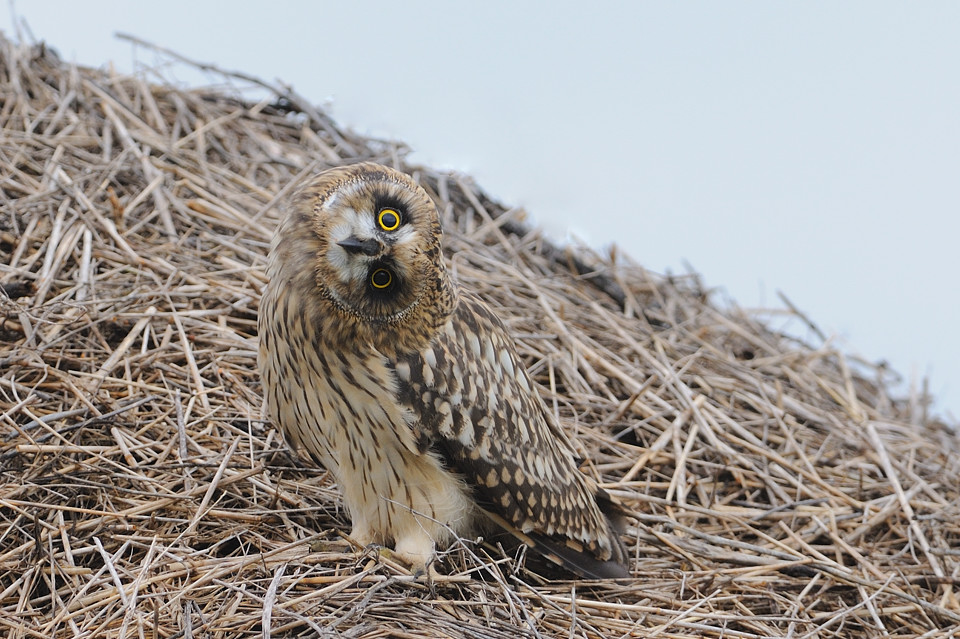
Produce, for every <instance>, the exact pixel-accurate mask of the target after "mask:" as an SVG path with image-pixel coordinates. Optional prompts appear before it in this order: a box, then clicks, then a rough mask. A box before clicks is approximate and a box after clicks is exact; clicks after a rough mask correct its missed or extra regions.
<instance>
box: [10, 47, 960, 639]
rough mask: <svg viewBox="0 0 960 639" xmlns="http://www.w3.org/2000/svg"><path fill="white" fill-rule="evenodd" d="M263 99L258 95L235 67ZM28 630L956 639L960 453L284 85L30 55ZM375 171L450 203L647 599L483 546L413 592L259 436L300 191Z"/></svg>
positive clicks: (448, 223) (24, 82) (22, 228)
mask: <svg viewBox="0 0 960 639" xmlns="http://www.w3.org/2000/svg"><path fill="white" fill-rule="evenodd" d="M234 79H235V78H234ZM0 83H2V84H0V92H2V93H0V123H2V135H0V164H2V168H0V198H2V216H0V261H2V266H0V285H2V287H3V294H2V295H0V635H3V636H7V637H18V638H19V637H150V638H153V637H187V638H189V637H260V636H265V637H267V636H272V637H316V636H320V637H327V636H330V637H334V636H344V637H385V636H393V637H447V636H449V637H471V638H477V639H480V638H483V639H497V638H508V637H509V638H513V637H564V638H569V637H625V636H644V637H648V636H649V637H654V636H655V637H692V636H697V637H744V638H745V637H770V636H790V637H814V636H816V637H834V636H836V637H881V636H920V635H922V636H929V637H933V636H948V635H949V636H952V634H951V633H954V632H957V631H958V629H960V603H958V599H957V591H956V590H954V587H955V586H956V582H957V577H958V570H960V562H958V557H957V550H956V547H957V544H958V540H960V528H958V525H957V521H958V515H960V512H958V509H960V499H958V491H960V454H958V453H960V446H958V441H957V438H956V436H955V435H954V434H953V432H952V431H950V430H949V429H948V428H946V427H945V426H944V425H942V424H939V423H937V422H935V421H933V420H930V419H928V418H927V417H926V416H925V413H924V410H923V401H921V400H922V398H914V399H913V400H912V401H898V400H896V399H894V398H892V397H891V396H890V394H889V393H888V389H887V380H888V377H889V373H888V372H887V371H885V370H884V369H883V368H882V367H872V366H869V365H867V364H864V363H862V362H854V361H849V360H848V359H847V358H845V357H844V355H843V353H841V352H838V351H837V350H835V349H833V348H832V347H831V346H830V345H829V344H821V345H820V346H816V347H811V346H808V345H805V344H802V343H800V342H798V341H796V340H794V339H790V338H787V337H785V336H784V335H781V334H778V333H777V332H776V331H772V330H770V329H768V328H767V327H766V326H765V325H764V323H762V322H761V321H759V320H758V319H757V317H756V316H755V315H750V314H747V313H745V312H743V311H740V310H737V309H733V310H730V309H725V310H724V309H721V308H720V307H719V306H718V305H717V304H715V303H714V301H713V300H712V299H711V295H710V294H709V293H708V292H705V291H704V290H702V287H701V285H700V284H699V282H698V280H697V278H696V277H694V276H687V277H682V278H664V277H659V276H655V275H652V274H650V273H648V272H646V271H645V270H644V269H643V268H641V267H640V266H638V265H636V264H635V263H633V262H630V261H629V260H627V259H625V258H622V257H617V258H615V256H612V255H607V256H600V255H597V254H594V253H592V252H590V251H589V250H586V249H583V248H562V249H561V248H558V247H557V246H555V245H552V244H551V243H549V242H548V241H546V240H545V239H544V238H543V237H542V236H541V235H540V234H538V233H537V232H536V231H535V230H531V229H528V228H526V227H524V226H523V224H522V223H521V220H520V219H519V212H517V211H511V210H505V208H504V207H503V206H501V205H500V204H498V203H497V202H496V201H494V200H492V199H490V198H488V197H487V196H486V195H485V194H484V193H483V192H481V191H480V190H479V189H478V188H477V187H476V186H474V185H473V184H472V183H471V182H470V181H469V180H467V179H465V178H463V177H459V176H451V175H444V174H441V173H438V172H436V171H432V170H430V169H427V168H422V167H412V166H409V165H408V164H407V163H406V162H405V161H404V158H403V151H404V150H403V148H402V147H401V146H399V145H396V144H392V143H385V142H381V141H377V140H370V139H365V138H362V137H358V136H356V135H352V134H350V133H348V132H345V131H343V130H340V129H338V128H336V126H335V125H334V124H333V123H332V122H331V121H330V120H329V119H328V118H327V117H326V116H325V115H324V114H323V113H321V112H319V111H317V110H315V109H313V108H312V107H310V106H309V103H308V102H306V101H305V100H303V99H302V98H300V97H298V96H296V95H295V94H293V93H291V92H289V91H285V90H283V89H282V88H281V89H279V90H278V93H277V94H276V95H271V96H270V97H269V98H268V99H265V100H263V101H260V102H256V103H254V102H247V101H244V100H243V99H239V98H237V97H236V96H237V92H236V91H217V90H203V91H183V90H178V89H176V88H174V87H171V86H167V85H165V84H164V83H163V82H160V83H159V84H148V83H147V82H146V81H145V79H144V77H143V76H137V77H118V76H116V75H113V74H111V73H108V72H103V71H94V70H90V69H84V68H76V67H74V66H69V65H66V64H64V63H62V62H61V61H60V60H59V59H58V58H57V57H56V56H55V55H54V54H52V53H51V52H50V51H49V50H46V49H44V48H43V47H33V48H27V47H21V46H18V45H13V44H11V43H10V42H7V41H3V42H0ZM359 160H374V161H378V162H383V163H387V164H391V165H394V166H396V167H398V168H401V169H403V170H406V171H408V172H411V173H412V174H414V175H415V176H416V178H417V179H418V180H419V181H420V182H421V183H422V184H423V185H424V186H425V188H427V190H428V191H429V192H430V193H431V194H432V195H433V196H434V197H435V198H436V200H437V202H438V204H439V207H440V209H441V211H442V214H443V220H444V223H445V229H446V233H447V235H446V249H447V251H448V257H449V258H450V260H451V263H452V265H453V268H454V269H455V271H456V274H457V276H458V277H459V279H460V281H461V282H462V283H463V284H464V285H465V286H467V287H470V288H473V289H476V290H478V291H479V292H480V293H482V295H483V296H484V297H485V298H486V299H487V300H489V302H490V303H491V304H492V305H493V306H494V307H496V309H497V310H498V312H499V313H500V314H501V316H502V317H504V318H505V320H506V322H507V323H508V325H509V327H510V328H511V330H512V331H513V332H514V334H515V335H517V336H518V338H519V341H520V346H521V350H522V354H523V356H524V357H525V360H526V363H527V365H528V366H529V368H530V370H531V371H532V373H533V374H534V375H535V377H536V379H537V380H538V381H539V382H540V383H541V384H542V386H543V391H544V396H545V398H546V400H547V403H548V405H551V406H552V408H553V409H554V410H555V411H557V412H558V413H559V415H560V416H561V417H562V419H563V421H564V423H565V424H566V425H567V426H568V427H569V432H570V434H571V436H572V437H573V438H574V440H575V441H576V442H577V445H578V446H579V447H580V448H581V451H580V452H581V454H582V456H583V457H584V458H585V460H587V461H586V462H585V464H584V470H585V472H588V473H591V474H593V475H595V476H596V477H598V478H599V479H600V480H601V481H602V482H603V483H604V485H605V486H606V487H607V488H608V490H610V491H611V492H613V493H614V494H616V495H617V496H619V498H620V499H621V500H622V501H623V503H624V504H625V505H626V506H627V507H628V508H629V509H630V510H631V512H632V513H633V514H634V518H633V519H631V522H630V523H631V524H632V525H631V527H630V528H629V530H628V535H627V539H626V540H627V542H628V543H629V544H630V547H631V548H632V549H633V552H634V556H635V558H634V561H633V566H632V568H633V571H634V573H635V575H636V576H637V578H636V579H635V580H634V581H631V582H627V583H602V584H588V583H584V582H579V583H578V582H575V581H562V580H558V579H552V580H547V579H541V578H540V577H538V576H537V574H535V573H534V572H532V571H531V570H528V569H527V567H526V564H527V559H526V558H525V557H523V556H519V557H513V556H503V555H502V554H500V553H499V552H498V551H497V549H495V548H492V547H489V546H487V545H484V544H483V543H477V540H473V539H465V540H462V542H461V543H459V544H457V545H456V546H455V547H454V548H452V549H451V550H450V551H449V552H448V553H446V554H445V556H444V557H443V560H442V563H441V565H440V572H441V573H442V575H443V576H441V577H440V578H439V579H437V580H435V581H434V582H433V583H425V582H423V581H414V580H413V578H412V577H411V575H409V573H407V572H406V571H405V570H404V569H403V568H402V567H400V566H397V565H394V564H393V563H391V561H390V559H389V557H383V558H380V557H378V555H377V553H376V551H375V550H369V549H357V548H354V547H352V546H350V545H349V543H348V542H347V541H346V540H345V539H344V534H343V533H344V532H345V531H347V530H349V524H348V521H347V520H346V517H345V515H344V513H343V512H342V510H341V508H340V505H339V504H340V502H339V500H338V493H337V488H336V486H335V485H334V484H333V483H332V481H331V479H330V477H329V476H328V474H327V473H326V472H324V470H323V469H319V468H313V467H309V466H307V465H303V464H301V463H300V462H298V461H296V460H295V459H294V458H293V457H291V456H290V454H289V452H288V451H287V450H286V449H285V447H284V446H283V444H282V441H281V440H280V438H279V437H278V435H277V433H276V432H275V431H274V430H273V428H272V427H271V426H270V425H268V424H264V423H263V422H262V421H260V420H259V408H260V387H259V380H258V377H257V374H256V365H255V352H256V343H257V335H256V314H257V302H258V298H259V295H260V291H261V289H262V287H263V283H264V276H263V268H264V254H265V251H266V246H267V243H268V241H269V238H270V236H271V232H272V228H273V227H274V225H275V223H276V220H277V217H278V207H277V205H278V203H282V201H283V198H284V196H285V195H286V194H287V193H288V192H289V185H290V184H291V183H292V182H293V181H295V180H296V179H298V178H299V177H301V176H303V175H307V174H312V173H314V172H316V171H318V170H320V169H322V168H324V167H326V166H330V165H334V164H341V163H350V162H355V161H359Z"/></svg>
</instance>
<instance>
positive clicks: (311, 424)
mask: <svg viewBox="0 0 960 639" xmlns="http://www.w3.org/2000/svg"><path fill="white" fill-rule="evenodd" d="M441 234H442V233H441V229H440V219H439V215H438V213H437V209H436V206H435V205H434V203H433V201H432V200H431V199H430V197H429V196H428V195H427V193H426V192H425V191H424V190H423V189H422V188H421V187H420V186H419V185H418V184H417V183H416V182H414V181H413V179H411V178H410V177H408V176H407V175H404V174H403V173H399V172H397V171H395V170H393V169H390V168H387V167H385V166H380V165H377V164H357V165H354V166H347V167H342V168H335V169H331V170H328V171H325V172H323V173H321V174H319V175H317V176H316V177H314V178H313V179H311V180H309V181H307V182H306V183H305V184H304V185H303V186H302V187H301V188H300V190H299V191H298V192H297V194H296V195H295V196H294V197H293V199H292V202H291V205H290V209H289V212H288V214H287V215H286V217H285V219H284V220H283V221H282V223H281V224H280V227H279V229H278V230H277V234H276V237H275V238H274V240H273V244H272V246H271V248H270V259H269V266H268V268H267V275H268V277H269V283H268V284H267V286H266V288H265V290H264V293H263V299H262V301H261V303H260V319H259V322H260V323H259V332H260V352H259V365H260V374H261V375H262V378H263V387H264V395H265V402H266V414H267V416H268V417H269V419H270V420H272V421H273V422H274V423H275V424H277V425H278V426H279V427H280V429H281V430H282V431H283V433H284V434H285V436H286V439H287V441H289V442H290V444H291V445H292V446H294V447H295V448H298V449H300V450H303V451H306V452H307V453H309V454H310V456H311V457H313V459H315V460H316V461H318V462H319V463H321V464H323V465H324V466H325V467H326V468H327V469H329V470H330V471H332V473H333V474H334V476H335V477H336V479H337V482H338V483H339V486H340V488H341V490H342V491H343V498H344V503H345V505H346V507H347V509H348V511H349V513H350V517H351V519H352V521H353V531H352V533H351V535H352V537H353V538H354V539H355V540H356V541H357V542H359V543H361V544H364V545H365V544H369V543H377V544H384V545H391V546H392V547H393V548H394V551H395V553H396V555H397V556H399V557H400V558H401V559H403V560H404V561H406V562H407V563H409V564H410V565H411V566H412V567H415V568H417V569H423V568H425V567H426V566H428V565H429V564H430V562H431V561H432V560H433V558H434V553H435V548H436V546H437V544H440V545H443V544H448V543H449V542H450V539H451V532H453V533H456V534H458V535H464V536H468V535H474V534H476V533H477V532H478V531H481V530H484V529H485V528H489V527H490V525H491V523H490V522H495V525H498V526H500V527H504V528H506V529H508V531H510V532H512V533H513V534H514V535H516V536H517V537H519V538H521V539H523V540H525V541H526V542H527V543H528V544H530V545H532V546H533V547H534V549H535V550H538V551H539V552H541V553H543V554H544V555H545V556H547V557H549V558H550V559H552V560H553V561H555V562H557V563H560V564H561V565H563V566H565V567H566V568H568V569H570V570H573V571H574V572H576V573H579V574H580V575H583V576H587V577H623V576H627V575H628V572H627V570H626V563H627V555H626V551H625V549H624V546H623V544H622V542H621V541H620V539H619V537H618V532H617V526H616V525H615V524H614V523H613V522H614V521H616V520H618V518H619V516H618V513H619V510H618V509H617V507H616V506H614V505H613V503H612V502H611V501H610V498H609V497H608V496H607V495H606V493H604V492H603V490H601V489H600V488H598V487H597V486H596V485H595V484H594V483H593V482H592V481H591V480H590V478H588V477H587V476H586V475H584V474H583V473H581V472H580V471H579V470H578V469H577V467H576V464H575V462H574V458H573V455H572V452H571V451H570V450H568V449H567V448H566V446H565V445H564V444H563V442H564V441H565V440H564V438H563V437H562V436H561V435H560V426H559V425H558V424H557V423H556V421H555V418H554V416H553V414H552V413H551V412H550V411H548V410H547V409H546V408H545V406H544V404H543V402H542V400H541V398H540V396H539V394H538V392H537V387H536V385H535V384H534V382H532V381H531V379H530V378H529V377H528V375H527V372H526V370H525V369H524V367H523V364H522V363H521V361H520V358H519V356H518V355H517V351H516V348H515V346H514V343H513V340H512V339H511V338H510V336H509V335H508V334H507V332H506V329H505V328H504V326H503V324H502V323H501V322H500V320H499V319H498V318H497V317H496V315H494V313H493V312H491V311H490V309H489V308H487V306H486V305H485V304H484V303H483V302H482V301H480V300H479V299H478V298H477V297H475V296H474V295H472V294H470V293H468V292H466V291H463V290H459V289H458V287H457V284H456V283H455V281H454V280H453V279H452V277H451V275H450V274H449V273H448V272H447V269H446V267H445V265H444V258H443V254H442V252H441V248H440V240H441Z"/></svg>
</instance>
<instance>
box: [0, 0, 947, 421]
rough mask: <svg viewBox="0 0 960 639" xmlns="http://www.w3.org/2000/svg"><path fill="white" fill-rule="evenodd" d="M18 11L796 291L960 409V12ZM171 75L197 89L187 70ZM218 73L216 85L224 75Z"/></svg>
mask: <svg viewBox="0 0 960 639" xmlns="http://www.w3.org/2000/svg"><path fill="white" fill-rule="evenodd" d="M584 7H585V5H584V4H583V3H575V2H567V1H563V2H553V3H547V2H542V3H516V2H483V3H474V4H470V5H467V4H458V3H448V2H439V1H435V2H371V1H360V2H352V3H336V4H333V3H321V2H279V3H273V4H271V5H269V6H268V3H264V2H262V1H260V2H247V1H235V2H231V3H214V2H197V1H193V2H183V1H181V0H170V1H165V2H162V3H160V2H157V3H153V2H149V3H148V2H120V1H112V2H108V1H105V0H104V1H97V0H87V1H85V2H75V1H72V2H68V1H65V0H45V1H44V2H29V3H28V2H23V1H21V2H19V3H17V4H16V5H14V7H13V9H12V10H10V9H9V7H8V11H7V12H5V13H3V15H0V29H2V30H3V31H4V32H5V33H6V34H7V35H8V36H11V35H12V34H13V28H12V25H13V17H12V16H13V15H14V13H15V14H16V15H18V16H21V17H23V18H25V19H26V21H27V23H28V24H29V27H30V29H31V31H32V32H33V34H34V36H35V37H36V38H38V39H44V40H46V41H47V42H48V44H50V45H51V46H53V48H55V49H57V50H58V51H59V52H60V54H61V55H62V56H63V57H64V58H65V59H67V60H69V61H75V62H77V63H80V64H84V65H88V66H94V67H98V66H104V65H106V64H107V63H112V64H113V65H114V66H115V67H116V68H117V69H119V70H120V71H131V70H133V69H134V68H135V67H137V66H138V65H143V64H147V65H152V64H154V63H156V62H157V60H158V59H157V57H156V56H154V55H153V54H152V53H149V52H146V51H144V50H142V49H136V50H135V48H134V47H132V46H131V45H130V44H129V43H126V42H123V41H120V40H117V39H116V38H114V36H113V34H114V33H115V32H118V31H123V32H128V33H132V34H134V35H137V36H139V37H142V38H143V39H146V40H150V41H153V42H156V43H157V44H160V45H163V46H165V47H168V48H171V49H173V50H176V51H178V52H180V53H182V54H184V55H186V56H188V57H191V58H194V59H197V60H201V61H204V62H212V63H215V64H218V65H220V66H222V67H224V68H228V69H235V70H239V71H243V72H246V73H249V74H252V75H256V76H259V77H262V78H264V79H266V80H269V81H273V80H277V79H281V80H283V81H285V82H287V83H290V84H292V85H293V86H294V87H295V88H296V90H297V91H298V92H299V93H300V94H302V95H304V96H306V97H307V98H309V99H310V100H311V101H312V102H314V103H318V104H324V105H325V106H327V108H329V109H330V110H331V111H332V113H333V115H334V116H335V117H336V118H337V119H338V120H339V121H340V122H341V123H342V124H344V125H347V126H349V127H351V128H353V129H354V130H357V131H359V132H362V133H373V134H376V135H380V136H384V137H389V138H394V139H399V140H403V141H404V142H406V143H408V144H409V145H410V146H411V147H413V149H414V150H415V154H414V156H413V160H414V161H418V162H422V163H425V164H430V165H432V166H436V167H441V168H453V169H457V170H461V171H463V172H466V173H469V174H471V175H473V176H474V177H475V178H476V179H477V181H478V183H479V184H480V185H481V186H482V187H483V188H484V189H485V190H486V191H487V192H488V193H489V194H490V195H492V196H493V197H496V198H498V199H500V200H502V201H504V202H505V203H506V204H508V205H521V206H524V207H525V208H526V209H527V210H528V211H529V213H530V214H531V215H532V216H533V218H534V219H535V221H536V222H537V223H539V224H541V225H543V226H544V227H545V228H546V229H547V230H548V231H549V233H550V234H551V235H553V236H554V237H556V238H560V239H563V238H566V237H568V234H572V235H573V236H576V237H578V238H580V239H582V240H584V241H585V242H587V243H588V244H590V245H592V246H595V247H598V248H601V247H605V246H608V245H609V244H610V243H613V242H615V243H616V244H617V245H618V246H619V247H620V249H621V250H622V251H624V252H626V253H629V254H630V255H631V256H632V257H633V258H634V259H635V260H636V261H638V262H639V263H641V264H643V265H644V266H646V267H647V268H649V269H651V270H653V271H657V272H665V271H666V270H671V271H673V272H682V271H684V270H685V267H684V264H685V263H689V264H691V265H692V266H693V267H694V269H695V270H696V271H698V272H699V273H701V274H702V275H703V277H704V279H705V281H706V283H707V284H708V285H710V286H716V287H721V288H723V289H724V290H725V291H726V295H727V296H728V297H730V298H732V299H734V300H735V301H736V302H737V303H739V304H740V305H741V306H745V307H755V306H758V305H764V306H774V307H778V306H780V304H779V301H778V300H777V297H776V291H778V290H779V291H783V292H784V293H785V294H786V295H787V296H788V297H789V298H790V299H791V300H792V301H793V302H794V303H795V304H796V305H797V306H798V307H799V308H801V309H802V310H803V311H804V312H806V313H807V314H808V315H809V316H810V317H811V318H812V319H813V320H814V321H815V322H816V323H817V324H818V325H819V326H820V328H821V329H822V330H823V331H824V332H826V333H827V334H828V335H831V336H835V337H836V338H837V339H838V340H839V343H840V345H841V347H842V349H843V350H844V351H846V352H849V353H854V354H858V355H860V356H863V357H865V358H867V359H869V360H871V361H875V360H881V359H883V360H886V361H888V362H890V363H891V365H892V366H893V368H894V369H895V370H898V371H899V372H900V373H901V374H902V375H903V376H904V377H905V378H906V381H907V382H910V381H911V379H913V380H914V381H915V382H916V383H917V384H919V383H920V381H921V379H922V378H923V377H924V376H928V377H929V379H930V389H931V391H932V392H933V393H934V395H935V397H936V398H937V404H936V406H935V410H936V412H939V413H941V414H944V413H947V414H948V419H949V421H951V422H953V423H956V420H957V418H960V339H958V337H957V327H958V326H960V299H958V286H957V284H956V283H955V282H954V278H955V277H956V276H957V275H958V273H960V248H958V246H957V243H958V237H960V222H958V213H960V37H958V34H960V3H955V2H946V1H940V2H936V1H934V2H924V3H906V2H888V1H885V0H877V1H869V2H867V1H864V2H778V3H770V2H760V1H757V2H725V3H715V2H709V3H708V2H688V3H682V4H681V3H657V4H654V3H639V2H638V3H627V2H624V3H603V2H601V3H599V4H598V3H591V9H589V10H587V9H585V8H584ZM166 73H167V75H168V77H173V78H177V79H179V80H181V81H183V82H189V83H191V84H196V83H198V82H201V81H203V78H202V77H198V76H197V75H195V74H191V73H190V72H188V71H185V70H184V69H183V68H177V67H173V68H170V69H168V70H167V71H166ZM211 79H212V78H211Z"/></svg>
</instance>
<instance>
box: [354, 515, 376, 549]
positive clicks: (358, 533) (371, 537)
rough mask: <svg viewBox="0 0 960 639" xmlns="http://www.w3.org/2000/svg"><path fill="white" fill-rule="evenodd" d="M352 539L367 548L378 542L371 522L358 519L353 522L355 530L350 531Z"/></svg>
mask: <svg viewBox="0 0 960 639" xmlns="http://www.w3.org/2000/svg"><path fill="white" fill-rule="evenodd" d="M350 539H352V540H354V541H355V542H357V544H359V545H360V546H363V547H364V548H365V547H367V546H369V545H371V544H373V543H374V542H375V541H377V536H376V534H375V533H374V532H373V527H372V526H371V525H370V522H368V521H367V520H365V519H360V518H356V519H354V520H353V528H351V529H350Z"/></svg>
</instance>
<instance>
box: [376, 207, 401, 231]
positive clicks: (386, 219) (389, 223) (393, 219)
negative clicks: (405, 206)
mask: <svg viewBox="0 0 960 639" xmlns="http://www.w3.org/2000/svg"><path fill="white" fill-rule="evenodd" d="M381 219H382V222H383V226H384V227H385V228H388V229H392V228H393V227H395V226H396V225H397V224H398V223H399V222H400V220H399V219H397V214H396V213H393V212H391V211H387V212H386V213H384V214H383V218H381Z"/></svg>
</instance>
